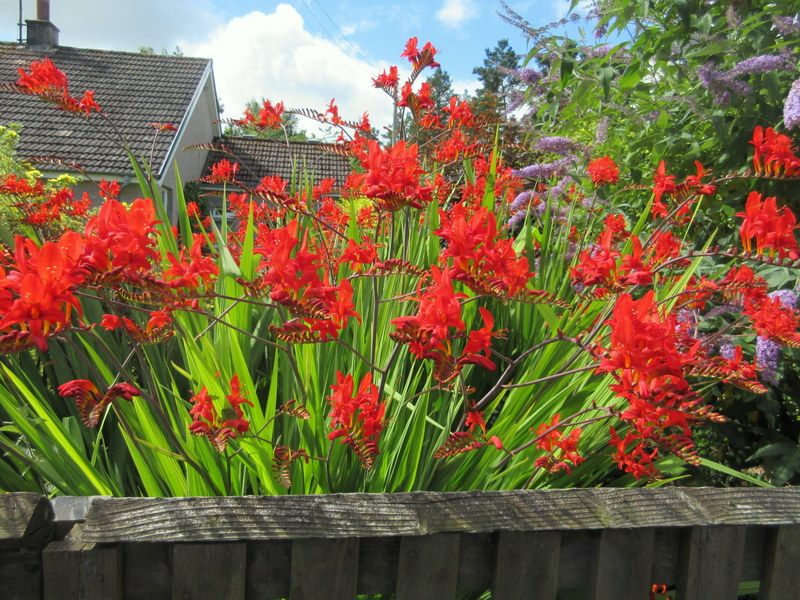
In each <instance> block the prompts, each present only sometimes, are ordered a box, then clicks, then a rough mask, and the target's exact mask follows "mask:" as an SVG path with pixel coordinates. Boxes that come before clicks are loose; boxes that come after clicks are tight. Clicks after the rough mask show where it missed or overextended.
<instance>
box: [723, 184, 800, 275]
mask: <svg viewBox="0 0 800 600" xmlns="http://www.w3.org/2000/svg"><path fill="white" fill-rule="evenodd" d="M736 216H737V217H743V218H744V221H743V222H742V225H741V227H740V228H739V235H740V237H741V239H742V247H743V248H744V249H745V250H746V251H747V252H750V251H752V249H753V248H752V238H753V237H755V238H756V252H757V253H758V254H763V253H764V250H765V249H769V252H768V254H769V255H770V256H774V255H775V253H777V254H778V256H779V257H780V258H781V259H784V258H787V257H788V258H791V259H793V260H795V259H797V258H800V249H798V247H797V240H796V239H795V237H794V230H795V229H796V228H797V219H796V218H795V216H794V213H793V212H792V211H791V210H790V209H789V207H787V206H784V207H783V208H781V209H780V210H778V207H777V203H776V199H775V197H774V196H772V197H769V198H765V199H764V200H763V201H762V198H761V194H759V193H758V192H750V194H749V195H748V196H747V202H746V204H745V212H740V213H736Z"/></svg>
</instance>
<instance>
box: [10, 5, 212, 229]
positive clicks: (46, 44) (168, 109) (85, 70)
mask: <svg viewBox="0 0 800 600" xmlns="http://www.w3.org/2000/svg"><path fill="white" fill-rule="evenodd" d="M45 57H49V58H50V60H51V61H52V62H53V63H54V64H55V66H56V67H57V68H58V69H60V70H61V71H63V72H64V73H65V74H66V75H67V78H68V81H69V90H70V93H71V94H72V95H77V96H80V95H81V94H82V93H83V91H84V90H93V91H94V92H95V94H94V97H95V100H96V102H97V103H98V104H99V105H100V107H101V108H102V110H103V112H104V113H107V115H108V117H107V118H105V117H104V116H102V115H99V114H94V115H93V116H92V118H91V120H90V121H87V120H84V119H80V118H76V116H75V115H72V114H68V113H64V112H61V111H59V110H56V109H55V108H54V107H48V106H46V105H45V103H44V102H43V101H42V100H41V99H39V98H36V97H33V96H25V95H21V94H17V93H13V92H9V91H3V90H0V125H8V124H10V123H19V124H21V125H22V132H21V136H20V142H19V144H18V146H17V151H18V154H19V156H20V157H21V158H23V159H28V158H41V157H51V158H55V159H56V160H60V161H63V163H66V164H72V163H75V164H77V165H80V167H81V168H82V169H83V172H84V173H85V174H86V175H87V176H88V177H89V178H90V179H91V180H93V181H94V183H92V182H86V183H82V184H79V186H78V187H77V188H76V192H78V193H82V192H83V191H84V190H87V191H90V194H92V193H94V192H95V191H96V185H95V183H96V182H99V181H100V179H101V178H104V179H106V180H111V179H116V180H118V181H119V182H120V184H122V193H121V195H120V199H121V200H123V201H130V200H132V199H134V198H136V197H138V196H141V191H140V190H139V186H138V184H137V180H136V177H135V173H134V170H133V168H132V167H131V164H130V160H129V158H128V154H127V152H126V150H125V148H124V146H123V145H122V142H124V143H125V144H127V146H128V147H129V148H130V151H131V152H132V153H133V154H134V156H136V157H137V158H140V159H143V160H145V161H147V162H148V164H149V165H150V168H151V170H152V173H153V178H154V180H155V181H156V183H157V185H158V188H159V189H160V191H161V195H162V200H163V201H164V203H165V205H166V206H167V207H168V209H169V211H170V214H171V216H172V217H173V220H174V218H175V217H176V209H175V202H174V200H175V186H176V173H178V172H179V173H180V177H181V180H182V181H184V182H186V181H189V180H192V179H196V178H199V177H200V176H201V175H202V174H203V168H204V166H205V163H206V154H207V152H206V151H201V150H198V151H191V152H182V151H181V149H182V148H184V147H186V146H194V145H198V144H207V143H208V142H210V141H211V140H212V139H214V138H215V137H217V136H219V135H220V129H219V124H218V123H217V121H218V120H219V106H218V102H217V94H216V89H215V85H214V75H213V72H212V64H211V60H210V59H204V58H188V57H182V56H163V55H148V54H141V53H132V52H112V51H106V50H91V49H84V48H67V47H63V46H59V45H58V29H57V28H56V26H55V25H54V24H53V23H51V22H50V20H49V4H48V2H47V1H44V2H42V1H40V2H38V3H37V19H35V20H28V21H27V43H25V44H22V45H20V44H18V43H6V42H0V82H6V83H13V82H15V81H17V79H18V69H19V68H27V67H28V66H29V65H30V64H31V63H32V62H34V61H40V60H43V59H44V58H45ZM153 123H160V124H165V123H170V124H173V125H174V126H175V127H176V128H177V131H175V132H172V131H163V132H161V133H159V134H158V135H157V136H156V135H155V134H156V129H155V127H153V126H151V124H153ZM35 166H36V167H37V168H38V169H39V170H40V171H42V173H43V174H44V175H45V176H48V175H50V176H54V175H57V174H60V173H64V172H65V171H69V169H67V168H65V167H64V166H60V165H58V164H54V163H53V162H52V161H43V162H38V163H37V164H36V165H35Z"/></svg>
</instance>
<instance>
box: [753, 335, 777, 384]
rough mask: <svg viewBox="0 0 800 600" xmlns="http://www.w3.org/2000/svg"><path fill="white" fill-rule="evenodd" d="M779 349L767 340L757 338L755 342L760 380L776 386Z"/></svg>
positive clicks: (774, 343)
mask: <svg viewBox="0 0 800 600" xmlns="http://www.w3.org/2000/svg"><path fill="white" fill-rule="evenodd" d="M780 356H781V347H780V346H779V345H778V343H777V342H773V341H772V340H771V339H769V338H765V337H759V338H758V339H757V340H756V364H757V365H758V366H759V368H760V372H761V379H762V380H763V381H765V382H766V383H770V384H772V385H778V363H779V360H780Z"/></svg>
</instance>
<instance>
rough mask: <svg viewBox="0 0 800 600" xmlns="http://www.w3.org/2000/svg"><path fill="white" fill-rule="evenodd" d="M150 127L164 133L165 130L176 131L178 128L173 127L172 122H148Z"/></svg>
mask: <svg viewBox="0 0 800 600" xmlns="http://www.w3.org/2000/svg"><path fill="white" fill-rule="evenodd" d="M150 127H152V128H153V129H155V130H156V131H157V132H158V133H164V132H167V131H178V128H177V127H175V125H173V124H172V123H150Z"/></svg>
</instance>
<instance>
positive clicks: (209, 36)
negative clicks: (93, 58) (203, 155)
mask: <svg viewBox="0 0 800 600" xmlns="http://www.w3.org/2000/svg"><path fill="white" fill-rule="evenodd" d="M507 4H508V5H509V6H510V7H511V8H512V9H513V10H515V11H517V12H518V13H520V14H522V15H523V16H524V17H525V18H526V19H528V20H529V21H530V22H531V23H532V24H533V25H534V26H539V25H544V24H547V23H549V22H551V21H554V20H557V19H558V18H560V17H562V16H564V15H565V13H566V10H567V8H568V5H569V3H568V2H567V1H566V0H527V1H522V0H517V1H515V0H508V2H507ZM0 9H1V12H0V16H1V17H0V39H2V40H9V41H10V40H14V39H16V38H17V36H18V30H17V26H16V23H17V20H18V2H17V0H0ZM499 10H501V5H500V3H499V2H498V1H497V0H488V1H487V0H406V1H403V2H400V1H386V2H384V1H382V0H371V1H370V0H283V1H280V2H275V1H264V0H261V1H259V0H166V1H165V0H136V1H134V0H106V1H105V2H97V1H96V0H51V2H50V18H51V21H53V23H54V24H55V25H56V26H57V27H58V28H59V29H60V31H61V33H60V42H61V44H62V45H65V46H76V47H85V48H101V49H108V50H129V51H136V50H137V49H138V47H139V46H152V47H154V48H155V49H156V50H160V49H161V48H166V49H168V50H172V49H173V48H175V46H180V47H181V48H182V49H183V51H184V52H185V53H186V54H187V55H191V56H203V57H209V58H212V59H214V75H215V80H216V85H217V94H218V96H219V97H220V98H221V100H222V103H223V105H224V108H225V115H224V116H227V117H232V118H235V117H238V116H240V114H241V110H242V108H243V106H244V103H245V102H246V101H247V100H249V99H250V98H257V99H259V98H262V97H265V98H268V99H270V100H272V101H273V102H277V101H283V102H284V103H285V104H286V106H287V107H295V108H304V107H307V108H316V109H324V108H325V106H327V103H328V102H329V101H330V100H331V99H332V98H336V103H337V104H338V105H339V107H340V111H341V114H342V116H343V117H344V118H347V119H354V120H358V119H359V118H360V117H361V114H362V113H363V112H364V111H367V112H369V114H370V116H371V118H372V122H373V124H376V125H381V124H385V123H386V122H388V118H389V117H388V115H389V114H390V106H389V104H388V98H387V97H386V96H384V95H383V94H382V93H380V92H379V91H378V90H374V89H372V88H371V85H370V84H371V81H370V80H371V78H372V77H374V76H376V75H378V74H379V73H380V72H381V71H382V70H383V69H385V68H387V67H388V66H390V65H398V66H400V67H401V72H402V68H404V67H405V65H406V64H407V63H405V59H401V58H400V53H401V52H402V50H403V48H404V46H405V43H406V41H407V40H408V38H409V37H412V36H417V37H418V38H419V42H420V46H421V45H422V44H423V43H424V42H427V41H430V42H431V43H432V44H433V45H434V46H435V47H436V48H437V49H439V51H440V54H439V62H440V63H441V64H442V67H443V68H444V69H445V70H446V71H447V72H448V73H449V74H450V76H451V78H452V79H453V81H454V86H453V87H454V90H455V91H456V92H460V91H462V90H465V89H466V90H474V89H475V87H476V86H477V82H476V78H475V76H474V75H473V74H472V69H473V68H474V67H476V66H481V65H482V64H483V59H484V58H485V50H486V49H487V48H493V47H494V46H495V45H496V44H497V42H498V41H499V40H500V39H503V38H506V39H508V40H509V41H510V43H511V45H512V47H513V48H514V49H515V50H517V51H518V52H519V53H525V52H526V51H527V47H526V43H525V39H524V37H523V36H522V35H521V33H520V32H519V31H518V30H517V29H516V28H514V27H512V26H511V25H509V24H508V23H506V22H505V21H503V20H502V19H501V18H500V17H499V16H498V15H497V11H499ZM35 11H36V2H35V0H23V18H34V17H35Z"/></svg>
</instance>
